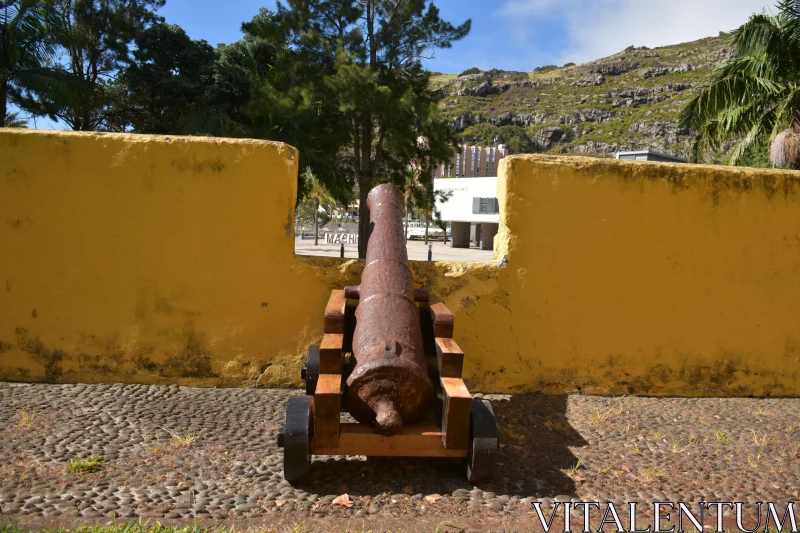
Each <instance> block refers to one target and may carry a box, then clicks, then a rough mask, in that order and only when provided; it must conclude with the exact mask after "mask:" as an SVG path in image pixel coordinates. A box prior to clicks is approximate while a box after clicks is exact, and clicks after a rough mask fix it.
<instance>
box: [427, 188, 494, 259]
mask: <svg viewBox="0 0 800 533" xmlns="http://www.w3.org/2000/svg"><path fill="white" fill-rule="evenodd" d="M433 187H434V189H436V190H437V191H442V192H445V193H449V198H448V200H447V201H446V202H439V201H437V203H436V210H437V211H439V212H440V213H441V214H442V220H444V221H447V222H449V223H450V228H451V230H452V238H451V240H450V246H452V247H453V248H469V247H470V246H471V244H472V243H475V244H476V245H477V246H478V247H479V248H480V249H481V250H492V249H494V236H495V235H496V234H497V229H498V227H499V222H500V210H499V208H498V205H497V178H495V177H485V178H461V179H453V178H439V179H437V180H434V182H433Z"/></svg>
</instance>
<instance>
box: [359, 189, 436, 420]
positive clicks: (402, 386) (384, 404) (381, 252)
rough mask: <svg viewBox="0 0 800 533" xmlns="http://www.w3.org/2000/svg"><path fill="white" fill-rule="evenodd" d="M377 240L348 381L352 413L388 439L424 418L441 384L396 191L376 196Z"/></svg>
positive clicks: (364, 277) (362, 291) (372, 243)
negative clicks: (423, 325)
mask: <svg viewBox="0 0 800 533" xmlns="http://www.w3.org/2000/svg"><path fill="white" fill-rule="evenodd" d="M367 203H368V205H369V210H370V224H371V235H370V238H369V243H368V245H367V256H366V266H365V267H364V272H363V273H362V274H361V285H360V286H359V287H358V288H357V289H356V288H353V287H350V288H348V289H349V290H348V289H346V290H345V293H346V295H347V297H348V298H350V297H353V295H357V297H358V298H359V304H358V308H357V309H356V318H357V325H356V330H355V333H354V334H353V357H354V358H355V367H354V368H353V371H352V373H351V374H350V377H349V378H348V379H347V386H348V393H347V395H348V410H349V411H350V414H351V415H353V417H354V418H355V419H356V420H358V421H359V422H364V423H372V424H375V427H376V429H377V430H378V432H379V433H381V434H383V435H394V434H397V433H398V432H399V431H400V430H401V429H402V427H403V424H404V423H410V422H415V421H417V420H419V419H421V418H423V417H424V416H425V414H426V412H427V411H428V409H429V408H430V405H431V399H432V395H433V384H432V383H431V380H430V379H429V378H428V373H427V362H426V360H425V353H424V349H423V344H422V332H421V331H420V325H419V310H418V309H417V305H416V303H415V296H416V295H415V291H414V285H413V280H412V276H411V271H410V270H409V267H408V254H407V252H406V240H405V236H404V235H403V227H402V212H403V195H402V193H401V192H400V191H399V190H398V189H396V188H395V187H392V186H391V185H379V186H377V187H375V188H374V189H372V191H370V193H369V196H368V199H367Z"/></svg>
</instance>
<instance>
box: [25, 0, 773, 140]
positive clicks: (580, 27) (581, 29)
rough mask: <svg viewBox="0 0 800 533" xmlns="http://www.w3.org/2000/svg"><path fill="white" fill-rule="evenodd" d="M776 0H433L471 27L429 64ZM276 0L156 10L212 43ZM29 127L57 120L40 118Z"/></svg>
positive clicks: (662, 24)
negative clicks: (467, 32) (466, 34)
mask: <svg viewBox="0 0 800 533" xmlns="http://www.w3.org/2000/svg"><path fill="white" fill-rule="evenodd" d="M775 1H776V0H435V3H436V5H437V6H438V7H439V9H440V11H441V13H442V16H443V17H444V18H445V19H446V20H449V21H451V22H453V23H454V24H460V23H461V22H463V21H464V20H466V19H468V18H471V19H472V32H471V33H470V34H469V35H468V36H467V37H466V38H464V39H463V40H461V41H458V42H456V43H455V44H454V45H453V48H451V49H448V50H438V51H436V57H435V58H434V59H433V60H431V61H429V62H428V64H427V65H426V66H427V67H428V68H429V69H430V70H432V71H438V72H444V73H458V72H462V71H464V70H466V69H468V68H470V67H478V68H481V69H484V70H488V69H490V68H500V69H505V70H519V71H531V70H533V69H534V68H535V67H537V66H541V65H551V64H555V65H563V64H564V63H566V62H568V61H571V62H575V63H582V62H586V61H591V60H593V59H599V58H601V57H605V56H609V55H612V54H615V53H617V52H619V51H621V50H623V49H625V48H626V47H627V46H629V45H634V46H649V47H651V48H653V47H656V46H665V45H668V44H677V43H682V42H687V41H692V40H696V39H700V38H702V37H708V36H712V35H718V34H719V32H720V31H730V30H732V29H734V28H736V27H738V26H740V25H741V24H742V23H744V22H745V21H746V20H747V18H748V16H749V15H750V14H752V13H755V12H757V11H761V10H763V9H771V7H772V6H773V5H774V3H775ZM261 7H267V8H274V7H275V0H167V3H166V5H165V6H164V8H163V9H161V11H160V12H159V13H160V14H161V15H162V16H163V17H165V18H166V20H167V21H168V22H170V23H173V24H178V25H179V26H181V27H183V28H184V29H185V30H186V32H187V33H188V34H189V36H190V37H192V38H193V39H204V40H206V41H208V42H209V43H211V44H212V45H216V44H218V43H231V42H233V41H236V40H237V39H239V38H241V36H242V34H241V30H240V28H241V25H242V22H244V21H246V20H250V19H252V18H253V16H255V15H256V13H258V10H259V8H261ZM29 125H30V126H32V127H36V126H38V127H40V128H53V127H55V128H63V127H64V126H63V125H60V124H54V123H52V122H51V121H50V120H48V119H46V118H39V119H36V120H35V121H31V122H30V123H29Z"/></svg>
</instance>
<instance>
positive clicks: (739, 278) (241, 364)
mask: <svg viewBox="0 0 800 533" xmlns="http://www.w3.org/2000/svg"><path fill="white" fill-rule="evenodd" d="M297 170H298V169H297V152H296V151H295V150H294V149H293V148H291V147H289V146H286V145H282V144H279V143H269V142H263V141H252V140H232V139H228V140H222V139H208V138H184V137H161V136H141V135H112V134H76V133H65V132H33V131H24V130H0V214H1V215H2V216H0V250H2V252H0V253H1V254H2V260H0V379H6V380H16V381H48V382H138V383H182V384H195V385H221V386H239V385H247V384H261V385H295V384H297V383H298V376H299V368H300V366H302V360H303V358H304V353H305V350H306V348H307V346H308V344H310V343H312V342H316V341H318V339H319V338H320V336H321V333H322V311H323V308H324V304H325V302H326V300H327V297H328V294H329V291H330V290H331V289H333V288H340V287H342V286H343V285H346V284H357V283H358V279H359V275H360V272H361V269H362V265H361V263H359V262H358V261H355V260H340V259H325V258H301V257H295V256H294V253H293V245H294V237H293V234H292V229H293V224H292V217H293V209H294V202H295V196H296V177H297ZM798 176H800V174H796V173H785V172H766V171H744V170H741V169H730V168H727V167H700V166H689V165H666V164H654V163H629V162H616V161H606V160H594V159H584V158H556V157H534V156H519V157H512V158H508V159H506V160H504V162H503V164H502V168H501V176H500V180H499V184H498V197H499V198H500V200H501V205H502V208H501V209H502V213H503V214H502V216H503V222H502V224H501V231H500V233H499V234H498V237H497V248H498V252H497V253H496V258H497V262H495V263H491V264H488V263H483V264H481V263H472V264H468V263H447V262H437V263H412V270H413V271H414V275H415V279H416V281H417V283H418V284H419V285H420V286H423V287H425V288H428V289H430V290H431V291H433V292H434V293H435V294H437V295H438V296H440V297H441V298H443V299H444V301H445V302H446V303H447V304H448V305H449V306H450V308H451V309H452V310H453V311H454V312H455V315H456V333H455V337H456V340H457V341H458V342H459V344H460V345H461V346H462V348H463V349H464V351H465V353H466V364H465V378H466V379H467V382H468V384H470V386H472V387H473V388H474V390H484V391H488V390H491V391H514V392H520V391H535V390H546V391H552V392H564V391H576V390H582V391H585V392H598V393H609V394H619V393H625V394H653V395H658V394H684V395H726V394H732V395H751V394H752V395H798V394H800V380H798V375H799V374H800V348H798V346H797V344H798V343H800V196H798V193H800V179H799V178H798Z"/></svg>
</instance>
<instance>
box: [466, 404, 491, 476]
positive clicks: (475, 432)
mask: <svg viewBox="0 0 800 533" xmlns="http://www.w3.org/2000/svg"><path fill="white" fill-rule="evenodd" d="M496 455H497V420H496V419H495V417H494V411H493V410H492V404H490V403H489V402H488V401H487V400H472V423H471V424H470V427H469V450H468V453H467V480H468V481H469V482H470V483H477V482H479V481H486V480H488V479H491V478H492V476H494V470H495V456H496Z"/></svg>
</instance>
